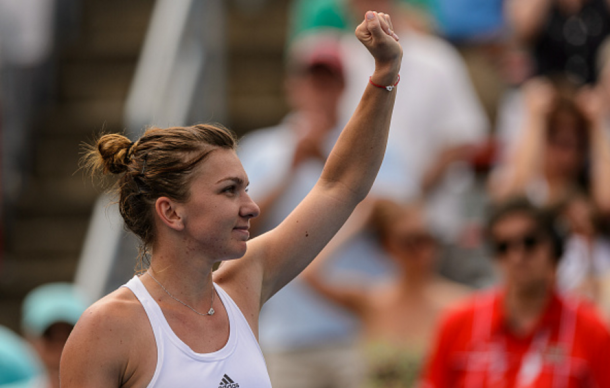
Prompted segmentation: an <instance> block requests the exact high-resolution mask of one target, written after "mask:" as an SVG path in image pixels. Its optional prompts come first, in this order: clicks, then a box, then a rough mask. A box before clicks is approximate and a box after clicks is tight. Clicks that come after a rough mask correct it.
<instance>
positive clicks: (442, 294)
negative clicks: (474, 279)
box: [433, 277, 474, 305]
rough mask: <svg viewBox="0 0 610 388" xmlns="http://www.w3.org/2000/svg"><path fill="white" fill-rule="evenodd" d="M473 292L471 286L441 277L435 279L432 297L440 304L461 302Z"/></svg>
mask: <svg viewBox="0 0 610 388" xmlns="http://www.w3.org/2000/svg"><path fill="white" fill-rule="evenodd" d="M473 292H474V289H473V288H470V287H468V286H466V285H464V284H461V283H457V282H454V281H451V280H449V279H445V278H441V277H439V278H437V279H436V281H435V282H434V287H433V294H434V297H435V299H436V300H437V301H438V302H439V303H440V304H441V305H453V304H455V303H457V302H461V301H463V300H465V299H467V298H468V297H469V296H471V295H472V293H473Z"/></svg>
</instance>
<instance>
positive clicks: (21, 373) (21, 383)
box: [0, 326, 42, 388]
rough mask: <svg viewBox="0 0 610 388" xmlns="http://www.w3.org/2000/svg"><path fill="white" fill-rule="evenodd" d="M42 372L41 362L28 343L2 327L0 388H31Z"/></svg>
mask: <svg viewBox="0 0 610 388" xmlns="http://www.w3.org/2000/svg"><path fill="white" fill-rule="evenodd" d="M41 371H42V368H41V364H40V361H39V360H38V357H37V356H36V354H35V353H34V350H33V349H32V348H31V347H30V346H29V345H28V343H27V342H26V341H24V340H23V339H21V338H20V337H19V336H18V335H17V334H15V333H13V332H12V331H11V330H9V329H7V328H6V327H4V326H0V387H2V388H5V387H6V388H8V387H11V388H17V387H19V388H21V387H23V388H25V387H30V386H32V384H33V383H34V382H35V381H37V378H38V377H39V376H40V374H41Z"/></svg>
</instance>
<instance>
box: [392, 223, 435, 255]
mask: <svg viewBox="0 0 610 388" xmlns="http://www.w3.org/2000/svg"><path fill="white" fill-rule="evenodd" d="M386 248H387V249H388V252H389V253H390V255H391V256H392V257H393V258H394V259H395V260H396V261H397V262H398V263H399V264H405V265H415V266H424V267H431V266H432V264H433V263H434V260H435V256H436V242H435V239H434V237H433V236H432V235H431V234H430V231H429V230H428V226H427V225H426V222H425V220H424V218H423V216H422V215H421V214H418V213H416V212H410V214H409V213H405V215H404V216H403V217H401V218H400V219H398V220H396V221H395V222H394V223H393V224H392V226H391V228H390V232H389V235H388V236H387V238H386Z"/></svg>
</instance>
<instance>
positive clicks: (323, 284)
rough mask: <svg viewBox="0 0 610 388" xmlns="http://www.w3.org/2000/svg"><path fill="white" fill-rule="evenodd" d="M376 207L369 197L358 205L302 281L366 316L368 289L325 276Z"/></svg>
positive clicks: (304, 273)
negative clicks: (331, 279)
mask: <svg viewBox="0 0 610 388" xmlns="http://www.w3.org/2000/svg"><path fill="white" fill-rule="evenodd" d="M373 204H374V200H373V199H372V198H371V197H368V198H367V199H366V200H365V201H363V202H362V203H361V204H360V205H358V206H357V207H356V210H354V213H353V214H352V216H351V217H350V218H349V219H348V220H347V222H346V223H345V225H343V227H342V228H341V230H340V231H339V232H338V233H337V234H336V235H335V237H334V238H333V239H332V240H331V241H330V242H329V243H328V245H326V247H325V248H324V249H323V250H322V252H320V254H319V255H318V257H316V259H315V260H314V261H313V262H312V263H311V264H310V265H309V266H307V268H306V269H305V270H304V271H303V273H302V274H301V279H303V280H305V281H306V282H307V284H309V286H311V287H312V288H313V289H314V290H316V291H317V292H319V293H320V294H322V295H323V296H325V297H326V298H328V299H330V300H331V301H333V302H335V303H337V304H338V305H340V306H343V307H345V308H346V309H348V310H350V311H352V312H353V313H355V314H357V315H362V314H363V313H364V310H365V309H366V307H367V306H366V301H367V298H366V289H365V288H364V287H351V286H346V285H338V284H336V283H335V282H329V281H326V280H325V279H324V276H323V274H322V272H323V268H324V267H325V266H326V265H327V264H328V261H329V260H330V259H331V258H332V257H333V256H334V255H335V253H336V252H337V251H339V250H340V249H341V248H342V247H344V246H345V245H346V244H348V243H349V242H350V241H352V239H353V238H354V237H355V236H356V235H358V233H360V232H362V230H363V229H364V227H365V225H366V223H367V221H368V219H369V218H370V215H371V210H372V207H373Z"/></svg>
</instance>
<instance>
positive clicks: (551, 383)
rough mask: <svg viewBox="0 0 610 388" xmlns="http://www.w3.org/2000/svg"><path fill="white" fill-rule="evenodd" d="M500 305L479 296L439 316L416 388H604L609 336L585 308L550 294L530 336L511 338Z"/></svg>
mask: <svg viewBox="0 0 610 388" xmlns="http://www.w3.org/2000/svg"><path fill="white" fill-rule="evenodd" d="M503 299H504V296H503V294H502V293H501V292H498V291H494V292H488V293H480V294H478V295H477V296H475V297H474V298H473V299H472V300H470V301H469V302H467V303H465V304H464V305H463V306H461V307H459V308H458V309H456V310H455V311H453V312H451V313H449V314H448V315H447V316H446V317H445V319H444V322H443V323H442V325H441V328H440V332H439V334H438V337H437V341H436V344H435V346H434V347H433V353H432V355H431V358H430V359H429V360H428V365H427V366H426V368H425V371H424V379H423V382H422V386H423V387H426V388H449V387H456V388H457V387H460V388H461V387H464V388H483V387H489V388H491V387H493V388H513V387H519V388H525V387H536V388H547V387H548V388H572V387H591V388H594V387H596V388H607V387H610V334H609V333H608V330H607V329H606V327H605V326H604V324H603V323H602V321H601V319H600V318H598V316H597V313H596V312H595V311H594V310H593V308H592V307H590V306H588V305H585V304H584V303H579V302H578V301H576V300H572V299H569V298H565V297H560V296H558V295H556V294H553V296H552V298H551V299H550V301H549V304H548V306H547V308H546V310H545V312H544V313H543V315H542V316H541V318H540V320H539V322H538V323H537V325H536V326H535V327H534V329H533V330H532V332H531V333H529V334H527V335H525V336H517V335H515V334H514V333H513V332H511V330H510V329H509V328H508V327H507V324H506V322H507V320H506V317H505V315H504V308H503V306H504V303H503Z"/></svg>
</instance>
